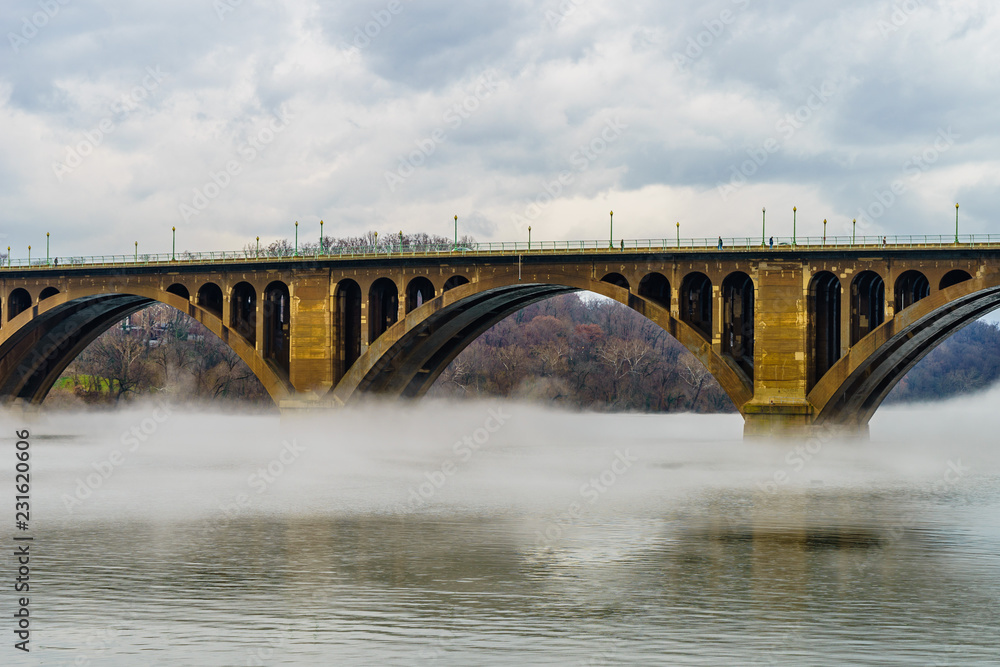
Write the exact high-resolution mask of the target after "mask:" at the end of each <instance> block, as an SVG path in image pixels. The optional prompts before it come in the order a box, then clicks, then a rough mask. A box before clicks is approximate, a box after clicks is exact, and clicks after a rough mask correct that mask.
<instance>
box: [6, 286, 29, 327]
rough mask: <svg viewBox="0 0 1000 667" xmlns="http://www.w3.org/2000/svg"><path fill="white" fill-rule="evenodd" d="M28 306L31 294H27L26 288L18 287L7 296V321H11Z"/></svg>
mask: <svg viewBox="0 0 1000 667" xmlns="http://www.w3.org/2000/svg"><path fill="white" fill-rule="evenodd" d="M29 308H31V295H30V294H28V290H26V289H24V288H22V287H18V288H17V289H16V290H14V291H13V292H11V293H10V296H8V297H7V321H8V322H9V321H11V320H12V319H14V318H15V317H17V316H18V315H20V314H21V313H23V312H24V311H26V310H28V309H29Z"/></svg>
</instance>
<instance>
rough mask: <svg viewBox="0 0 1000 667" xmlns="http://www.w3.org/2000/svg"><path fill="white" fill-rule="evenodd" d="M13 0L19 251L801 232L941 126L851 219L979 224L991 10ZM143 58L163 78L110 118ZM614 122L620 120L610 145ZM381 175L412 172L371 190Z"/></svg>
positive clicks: (8, 77) (2, 169)
mask: <svg viewBox="0 0 1000 667" xmlns="http://www.w3.org/2000/svg"><path fill="white" fill-rule="evenodd" d="M219 3H222V4H221V5H220V4H219ZM8 4H9V6H10V10H9V11H8V12H6V13H5V17H4V19H3V20H2V21H0V28H2V33H3V34H4V36H5V40H4V43H3V44H2V45H0V46H2V47H4V48H2V49H0V119H2V121H3V122H2V125H0V211H2V214H0V216H2V217H0V227H2V228H3V229H2V231H3V232H4V233H6V234H7V235H8V240H9V241H10V244H11V245H12V246H14V247H15V255H16V256H17V255H23V254H25V252H26V248H27V245H28V244H29V243H30V244H33V245H36V246H38V245H39V244H40V243H43V242H44V234H45V232H47V231H49V232H52V238H53V246H54V248H55V249H58V250H57V251H58V254H63V255H66V254H98V253H104V254H110V253H119V254H127V253H129V252H130V251H131V250H132V244H133V242H134V241H139V243H140V248H141V249H145V250H146V251H147V252H155V251H166V250H168V249H169V241H170V233H169V230H170V227H171V226H177V227H178V244H179V246H181V247H184V248H189V249H204V250H222V249H233V248H238V247H241V246H242V245H243V244H244V243H246V242H247V241H248V240H249V239H252V238H253V237H255V236H257V235H260V236H261V238H262V239H270V238H276V237H281V236H284V237H290V236H291V235H292V233H293V230H294V227H293V223H294V222H295V221H296V220H298V221H300V223H302V225H305V226H307V227H308V226H311V225H314V224H317V225H318V221H319V220H320V219H323V220H324V221H325V222H326V229H327V230H328V233H330V234H358V233H361V232H363V231H365V230H367V229H376V230H379V231H382V232H384V233H387V232H395V231H397V230H399V229H401V228H402V229H403V230H405V231H427V232H432V233H447V232H448V231H449V229H450V224H451V222H452V217H453V215H455V214H458V215H459V220H460V224H461V223H463V222H467V224H468V226H467V227H466V229H464V230H460V231H461V232H463V233H472V234H474V235H476V236H477V237H479V238H480V239H482V240H509V239H513V238H520V237H521V236H522V235H523V233H524V230H523V227H524V222H525V221H530V224H532V226H533V238H535V239H538V240H550V239H569V238H574V239H575V238H603V233H604V230H605V227H604V225H605V217H606V215H607V210H610V208H614V209H615V212H616V214H617V215H616V221H617V219H619V218H620V219H621V221H622V223H621V230H622V233H623V234H626V235H628V236H630V237H636V238H646V237H651V238H658V237H660V236H662V235H664V230H667V231H671V229H672V225H673V223H674V222H676V221H678V220H680V221H682V230H683V231H684V233H685V235H688V230H690V235H692V236H695V235H703V236H706V237H713V236H715V235H718V234H722V235H724V236H744V235H753V234H755V229H756V224H757V223H756V220H757V215H758V214H759V210H760V207H761V206H767V207H768V208H769V210H773V211H775V212H777V211H781V210H783V209H786V208H787V209H789V210H790V209H791V207H792V206H793V205H796V206H798V207H799V210H800V212H802V213H801V214H800V224H804V225H805V228H806V229H807V230H809V233H815V234H819V233H821V229H820V227H819V225H821V221H822V219H823V218H827V219H830V220H831V222H833V221H837V222H836V224H837V225H839V228H840V229H841V230H843V229H844V226H845V225H847V224H848V223H849V220H850V219H852V218H855V217H858V213H859V211H863V210H865V209H866V207H869V206H870V204H871V203H872V202H873V201H875V200H876V198H877V195H878V193H880V192H883V191H885V189H886V188H891V186H892V184H893V182H894V181H896V180H899V179H901V178H908V177H909V175H908V171H907V166H906V165H907V163H908V161H910V160H911V159H912V158H913V157H914V156H920V155H922V154H923V153H924V152H926V151H928V150H930V148H931V147H933V145H934V142H935V138H936V137H937V136H938V135H939V132H940V131H948V128H951V132H953V133H954V134H955V135H957V138H956V140H955V141H954V143H953V144H952V145H951V146H949V148H948V150H947V151H943V152H942V151H938V153H939V154H938V156H937V158H936V159H935V160H934V161H933V163H931V164H929V165H928V168H927V169H926V170H922V171H920V173H919V179H918V180H917V181H914V182H911V183H910V185H911V187H909V188H908V190H907V192H906V193H905V194H903V195H901V196H899V197H898V198H897V200H896V201H895V202H894V204H893V205H892V206H891V207H889V208H888V210H886V211H885V212H884V213H883V214H882V215H880V216H878V217H877V218H873V219H872V221H871V226H870V230H868V231H869V232H870V233H872V234H890V235H891V234H895V233H899V234H909V233H920V234H923V233H947V232H948V220H950V219H952V218H951V217H950V215H949V212H950V211H953V206H954V201H958V200H961V201H963V202H964V204H963V209H962V210H963V231H965V232H977V233H986V232H988V231H990V223H989V217H988V214H987V213H986V212H987V210H989V209H988V208H987V207H988V204H989V203H990V202H991V201H992V199H993V197H994V195H995V193H996V191H997V184H998V182H1000V164H998V162H997V161H996V160H995V159H994V156H995V155H996V153H997V149H998V148H1000V146H998V143H1000V142H998V137H997V130H996V125H995V120H994V118H995V109H996V106H997V101H998V100H997V97H998V96H1000V92H998V91H997V89H996V86H995V85H994V83H993V82H995V81H996V80H997V78H998V76H997V75H998V74H1000V73H998V72H997V70H998V68H1000V58H998V57H997V55H998V54H997V50H998V48H1000V47H997V46H996V45H997V44H1000V39H998V36H1000V35H998V33H1000V20H998V17H997V10H996V9H995V8H994V6H993V5H992V4H990V3H988V2H986V1H985V0H963V1H962V2H958V3H945V2H938V1H935V0H899V1H898V2H895V3H892V2H880V3H870V2H862V1H861V0H849V1H847V2H843V3H836V4H830V3H806V2H801V1H793V0H713V1H710V2H693V1H690V2H672V3H662V2H653V1H652V0H640V1H638V2H635V3H629V4H628V5H625V6H623V5H621V4H620V3H612V2H610V1H608V0H506V1H503V2H494V3H487V4H485V5H483V4H479V5H476V4H456V3H449V2H444V0H434V1H431V0H428V1H427V2H420V3H417V2H412V1H411V0H370V1H365V2H356V3H347V4H344V3H341V4H335V3H334V4H331V3H321V2H318V1H313V2H299V3H277V2H269V1H265V0H241V1H240V0H219V2H201V1H195V0H182V1H180V2H175V3H167V4H164V3H160V4H158V5H136V4H135V3H127V2H124V0H109V1H106V2H101V3H98V2H96V1H90V2H88V1H86V0H65V1H63V2H60V0H51V2H31V1H29V0H13V1H12V2H10V3H8ZM53 6H57V7H58V11H55V12H52V15H51V16H48V15H46V18H45V20H44V25H38V26H35V30H34V34H33V35H32V36H31V37H30V39H29V38H27V37H25V36H24V34H22V33H24V31H25V30H27V32H29V33H30V32H32V31H31V30H28V29H27V28H26V24H25V23H24V22H25V21H28V24H31V25H34V23H32V22H33V21H34V20H35V19H36V18H37V16H36V15H37V14H38V12H43V13H44V11H45V10H44V7H49V8H50V9H51V8H52V7H53ZM220 7H221V9H220ZM36 22H37V23H42V21H41V20H38V21H36ZM11 35H13V36H14V38H11ZM15 46H16V47H17V48H15ZM149 68H159V69H160V70H161V71H162V72H164V74H165V76H164V78H163V81H162V83H160V84H159V85H158V86H157V87H156V88H155V89H152V90H148V91H147V94H145V95H143V96H142V98H141V99H138V100H135V104H134V105H132V108H130V109H129V110H128V113H122V111H121V109H122V106H121V105H122V100H123V99H126V100H127V99H129V97H130V96H131V95H133V93H134V92H135V91H136V90H137V89H138V88H141V87H142V86H143V78H144V77H145V76H147V72H148V71H149ZM484 76H490V77H493V78H494V79H495V81H496V82H497V86H496V89H495V90H493V91H492V92H490V94H489V95H482V94H477V86H479V85H480V84H481V81H482V79H483V77H484ZM824 85H833V86H834V87H835V92H834V93H833V94H830V95H821V96H819V97H823V98H824V99H822V100H819V99H818V98H817V95H816V92H815V91H817V90H822V89H823V87H824ZM470 100H475V103H474V104H473V103H472V102H470ZM116 105H117V106H116ZM467 107H468V108H467ZM283 113H288V114H291V117H292V120H290V121H289V123H288V126H287V128H285V129H283V131H281V132H280V133H274V136H273V137H272V138H271V139H270V140H269V141H267V142H266V144H263V146H262V149H261V150H258V151H257V153H256V155H255V156H254V158H253V159H247V152H246V151H245V150H243V149H242V148H241V147H246V146H247V145H248V142H250V141H251V139H253V138H255V137H261V132H264V131H265V128H266V127H267V126H268V123H270V122H271V119H273V118H274V117H276V116H280V115H281V114H283ZM109 118H110V119H112V121H113V123H114V128H113V131H112V132H110V133H106V136H104V138H103V139H102V141H101V142H100V144H99V145H95V146H93V150H92V151H91V152H90V154H88V155H87V156H86V157H85V159H84V160H83V161H82V162H81V164H80V165H79V166H78V167H76V168H74V169H73V170H72V171H71V172H70V173H65V174H63V178H62V179H60V178H59V174H58V173H57V169H56V166H57V165H59V164H64V163H66V161H67V156H68V155H69V154H70V153H71V152H72V151H74V150H76V149H78V148H79V147H80V146H81V144H83V143H85V142H86V141H87V140H88V136H90V137H93V136H94V135H93V132H94V130H95V128H99V127H100V126H101V123H102V121H104V120H106V119H109ZM609 122H610V123H614V122H617V123H620V124H621V125H623V126H626V127H625V129H624V131H622V132H621V133H620V135H619V136H616V137H615V138H614V140H613V141H607V140H606V139H605V140H602V139H601V133H602V132H603V131H604V128H605V127H606V126H607V124H608V123H609ZM88 133H90V134H89V135H88ZM265 136H266V135H265ZM432 137H439V138H440V140H438V139H434V140H433V144H434V147H433V151H431V152H427V150H425V151H424V154H423V155H422V157H414V155H415V153H414V151H418V152H419V151H420V150H421V146H424V147H426V146H427V145H428V144H427V140H428V138H432ZM769 141H771V142H773V143H768V142H769ZM91 143H93V142H91ZM591 145H593V146H594V147H595V149H596V148H600V149H601V150H599V151H597V150H594V149H592V150H590V154H588V153H587V147H588V146H591ZM767 146H770V147H771V148H773V149H774V150H768V148H766V147H767ZM762 149H763V150H764V154H762V153H761V150H762ZM581 154H583V155H585V156H586V157H585V159H584V160H581V159H579V158H580V155H581ZM762 155H764V156H766V159H765V158H764V157H762ZM755 156H756V160H755ZM748 160H750V161H751V163H752V164H755V165H756V166H755V167H751V166H748V163H747V161H748ZM233 161H236V162H237V163H238V164H239V166H240V170H239V174H237V175H233V176H232V177H231V178H230V179H229V181H228V182H227V184H226V186H225V187H220V188H219V192H218V194H217V195H216V196H214V197H212V198H211V200H210V202H209V203H208V205H207V206H205V207H204V209H203V210H200V211H199V212H198V214H197V215H195V216H189V217H188V218H187V219H185V217H184V215H183V209H182V207H183V206H184V205H190V204H191V202H192V201H193V200H194V199H195V198H196V196H197V193H198V192H202V193H203V194H204V192H205V189H206V187H209V190H210V191H212V192H214V189H213V188H211V187H210V184H211V183H213V182H214V181H215V180H217V177H218V175H219V174H220V173H222V172H224V171H226V168H227V164H229V163H230V162H233ZM418 161H419V163H420V164H419V165H413V164H410V163H413V162H418ZM401 164H410V166H412V167H413V169H412V174H410V175H408V176H407V177H406V178H405V179H404V181H403V182H402V183H401V184H397V186H396V187H390V184H389V183H388V182H387V176H386V175H387V174H392V173H397V172H398V170H399V169H400V165H401ZM750 171H752V172H753V173H748V172H750ZM566 174H569V175H570V176H571V178H568V179H565V178H564V180H566V181H567V182H566V183H563V184H561V185H560V187H559V188H558V192H557V193H556V194H555V195H553V194H552V192H553V190H554V189H553V185H552V184H553V183H558V182H559V179H560V177H561V176H565V175H566ZM736 175H742V180H743V182H742V183H740V185H739V187H738V188H737V189H736V190H735V191H733V192H728V193H726V194H723V193H724V191H725V188H724V187H721V186H725V185H726V184H732V179H733V178H734V176H736ZM389 180H391V179H389ZM542 204H544V205H542ZM533 205H536V206H537V209H538V210H537V211H535V209H532V208H531V207H532V206H533ZM528 211H530V212H532V213H533V214H534V213H537V214H535V215H533V217H530V218H529V217H528V216H527V215H526V212H528ZM803 215H804V217H802V216H803ZM769 217H770V216H769ZM789 217H790V216H789ZM779 219H780V218H779V217H778V214H777V213H776V214H775V224H776V225H779V223H778V220H779ZM617 226H618V225H617V224H616V227H617ZM696 230H697V231H698V232H699V233H696ZM775 231H776V232H777V233H785V231H790V230H783V228H782V227H780V226H776V227H775ZM700 232H704V233H703V234H701V233H700ZM831 233H832V232H831ZM667 235H668V236H669V234H667ZM22 246H23V247H24V250H18V249H20V248H21V247H22Z"/></svg>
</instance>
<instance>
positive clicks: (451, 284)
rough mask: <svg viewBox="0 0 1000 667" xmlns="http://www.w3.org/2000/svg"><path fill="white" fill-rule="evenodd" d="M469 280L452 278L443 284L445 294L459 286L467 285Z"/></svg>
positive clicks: (460, 277)
mask: <svg viewBox="0 0 1000 667" xmlns="http://www.w3.org/2000/svg"><path fill="white" fill-rule="evenodd" d="M468 284H469V279H468V278H466V277H464V276H452V277H451V278H448V280H446V281H445V283H444V291H445V292H447V291H448V290H450V289H455V288H456V287H459V286H461V285H468Z"/></svg>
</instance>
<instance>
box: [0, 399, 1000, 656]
mask: <svg viewBox="0 0 1000 667" xmlns="http://www.w3.org/2000/svg"><path fill="white" fill-rule="evenodd" d="M998 404H1000V391H993V392H989V393H986V394H982V395H977V396H972V397H966V398H962V399H956V400H954V401H950V402H947V403H939V404H933V405H918V406H907V407H895V408H886V409H883V410H880V411H879V413H878V414H877V415H876V417H875V419H874V420H873V422H872V427H871V440H870V441H847V442H836V441H829V442H820V441H817V440H814V441H811V442H793V441H789V442H759V441H747V442H744V441H743V440H742V419H741V418H740V417H739V416H731V415H719V416H712V415H708V416H706V415H665V416H650V415H608V414H589V413H576V412H571V411H559V410H553V409H548V408H545V407H541V406H538V405H529V404H517V403H509V402H499V401H498V402H476V403H444V402H436V401H423V402H415V403H408V404H391V403H390V404H369V405H365V406H362V407H359V408H354V409H345V410H342V411H339V412H334V413H330V414H325V415H322V416H315V417H304V418H297V419H279V418H278V417H277V416H276V415H272V414H266V415H261V414H239V413H226V414H223V413H215V412H210V411H195V410H191V409H190V408H188V407H181V406H174V407H172V408H167V409H165V408H164V407H163V406H160V405H157V404H155V403H140V404H137V405H134V406H131V407H128V408H126V409H123V410H120V411H116V412H79V413H65V412H42V413H40V414H37V415H24V414H20V413H10V412H8V413H4V414H3V416H2V420H3V424H4V425H5V428H4V433H3V440H2V441H0V443H2V444H0V451H2V452H6V454H3V455H2V456H0V470H2V471H3V479H5V480H11V479H12V473H13V451H14V449H13V440H12V439H11V435H12V431H13V429H14V428H23V427H25V426H27V427H28V428H30V430H31V432H32V437H31V442H32V473H33V477H32V481H33V493H32V504H33V507H32V528H33V531H34V535H35V539H36V542H35V545H34V547H33V548H34V549H35V553H36V556H35V560H34V561H33V565H34V568H35V569H34V570H33V576H36V575H35V573H37V581H38V588H37V592H35V588H34V587H33V593H34V596H35V600H34V602H33V605H34V607H33V614H35V617H34V620H35V625H34V626H33V629H34V634H33V645H34V651H37V653H35V652H33V653H32V661H22V662H16V660H18V659H19V657H18V656H15V662H14V663H13V664H55V665H58V664H67V665H69V664H109V665H118V664H121V665H127V664H137V663H135V662H134V661H133V660H134V659H135V658H136V656H137V655H138V654H139V653H140V652H141V653H142V661H143V664H182V663H183V664H207V665H216V664H218V665H222V664H240V665H242V664H334V662H337V664H416V663H424V662H432V663H433V662H437V663H440V664H509V663H511V662H520V663H523V664H637V663H638V664H831V665H832V664H845V663H854V664H876V663H878V664H913V665H918V664H919V665H927V664H996V662H993V660H994V658H996V656H1000V638H998V635H1000V633H998V632H997V628H998V627H1000V598H998V597H997V596H998V592H1000V511H998V510H1000V445H998V441H997V436H996V434H997V433H998V432H1000V411H998V410H996V409H995V407H994V406H996V405H998ZM116 451H117V454H116V453H115V452H116ZM8 454H9V455H8ZM5 487H6V490H5V493H8V494H9V495H10V496H12V495H13V490H12V488H11V484H10V483H5ZM4 525H5V527H4V530H3V534H4V536H5V537H4V539H5V542H6V543H8V544H10V543H11V542H10V532H11V531H10V529H9V528H7V522H5V524H4ZM5 551H9V550H5ZM0 562H2V563H3V565H2V567H3V568H4V570H3V574H2V575H0V576H7V573H9V572H12V571H13V568H14V565H13V562H12V559H11V558H10V556H9V555H7V556H5V558H4V559H3V560H2V561H0ZM0 629H2V630H5V631H7V630H8V629H7V628H0ZM95 637H96V638H98V639H95ZM2 650H3V652H4V654H5V655H4V659H3V661H0V662H2V663H3V664H11V663H8V662H6V657H7V656H9V655H11V653H12V652H11V651H9V650H8V648H7V647H3V649H2ZM39 657H44V659H45V662H44V663H38V662H34V661H33V660H35V659H37V658H39ZM74 660H80V661H82V662H79V663H74ZM87 660H90V661H91V662H89V663H88V662H86V661H87Z"/></svg>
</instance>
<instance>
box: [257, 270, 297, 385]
mask: <svg viewBox="0 0 1000 667" xmlns="http://www.w3.org/2000/svg"><path fill="white" fill-rule="evenodd" d="M291 302H292V300H291V295H290V293H289V291H288V285H286V284H285V283H283V282H282V281H280V280H275V281H273V282H271V283H270V284H269V285H268V286H267V287H266V288H264V303H263V311H264V349H263V353H264V359H265V360H267V361H270V362H271V363H273V364H274V365H276V366H277V368H278V369H279V370H280V371H281V374H282V376H283V377H288V373H289V369H290V364H291V356H290V351H291V348H290V342H291V333H292V332H291V324H292V323H291Z"/></svg>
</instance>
